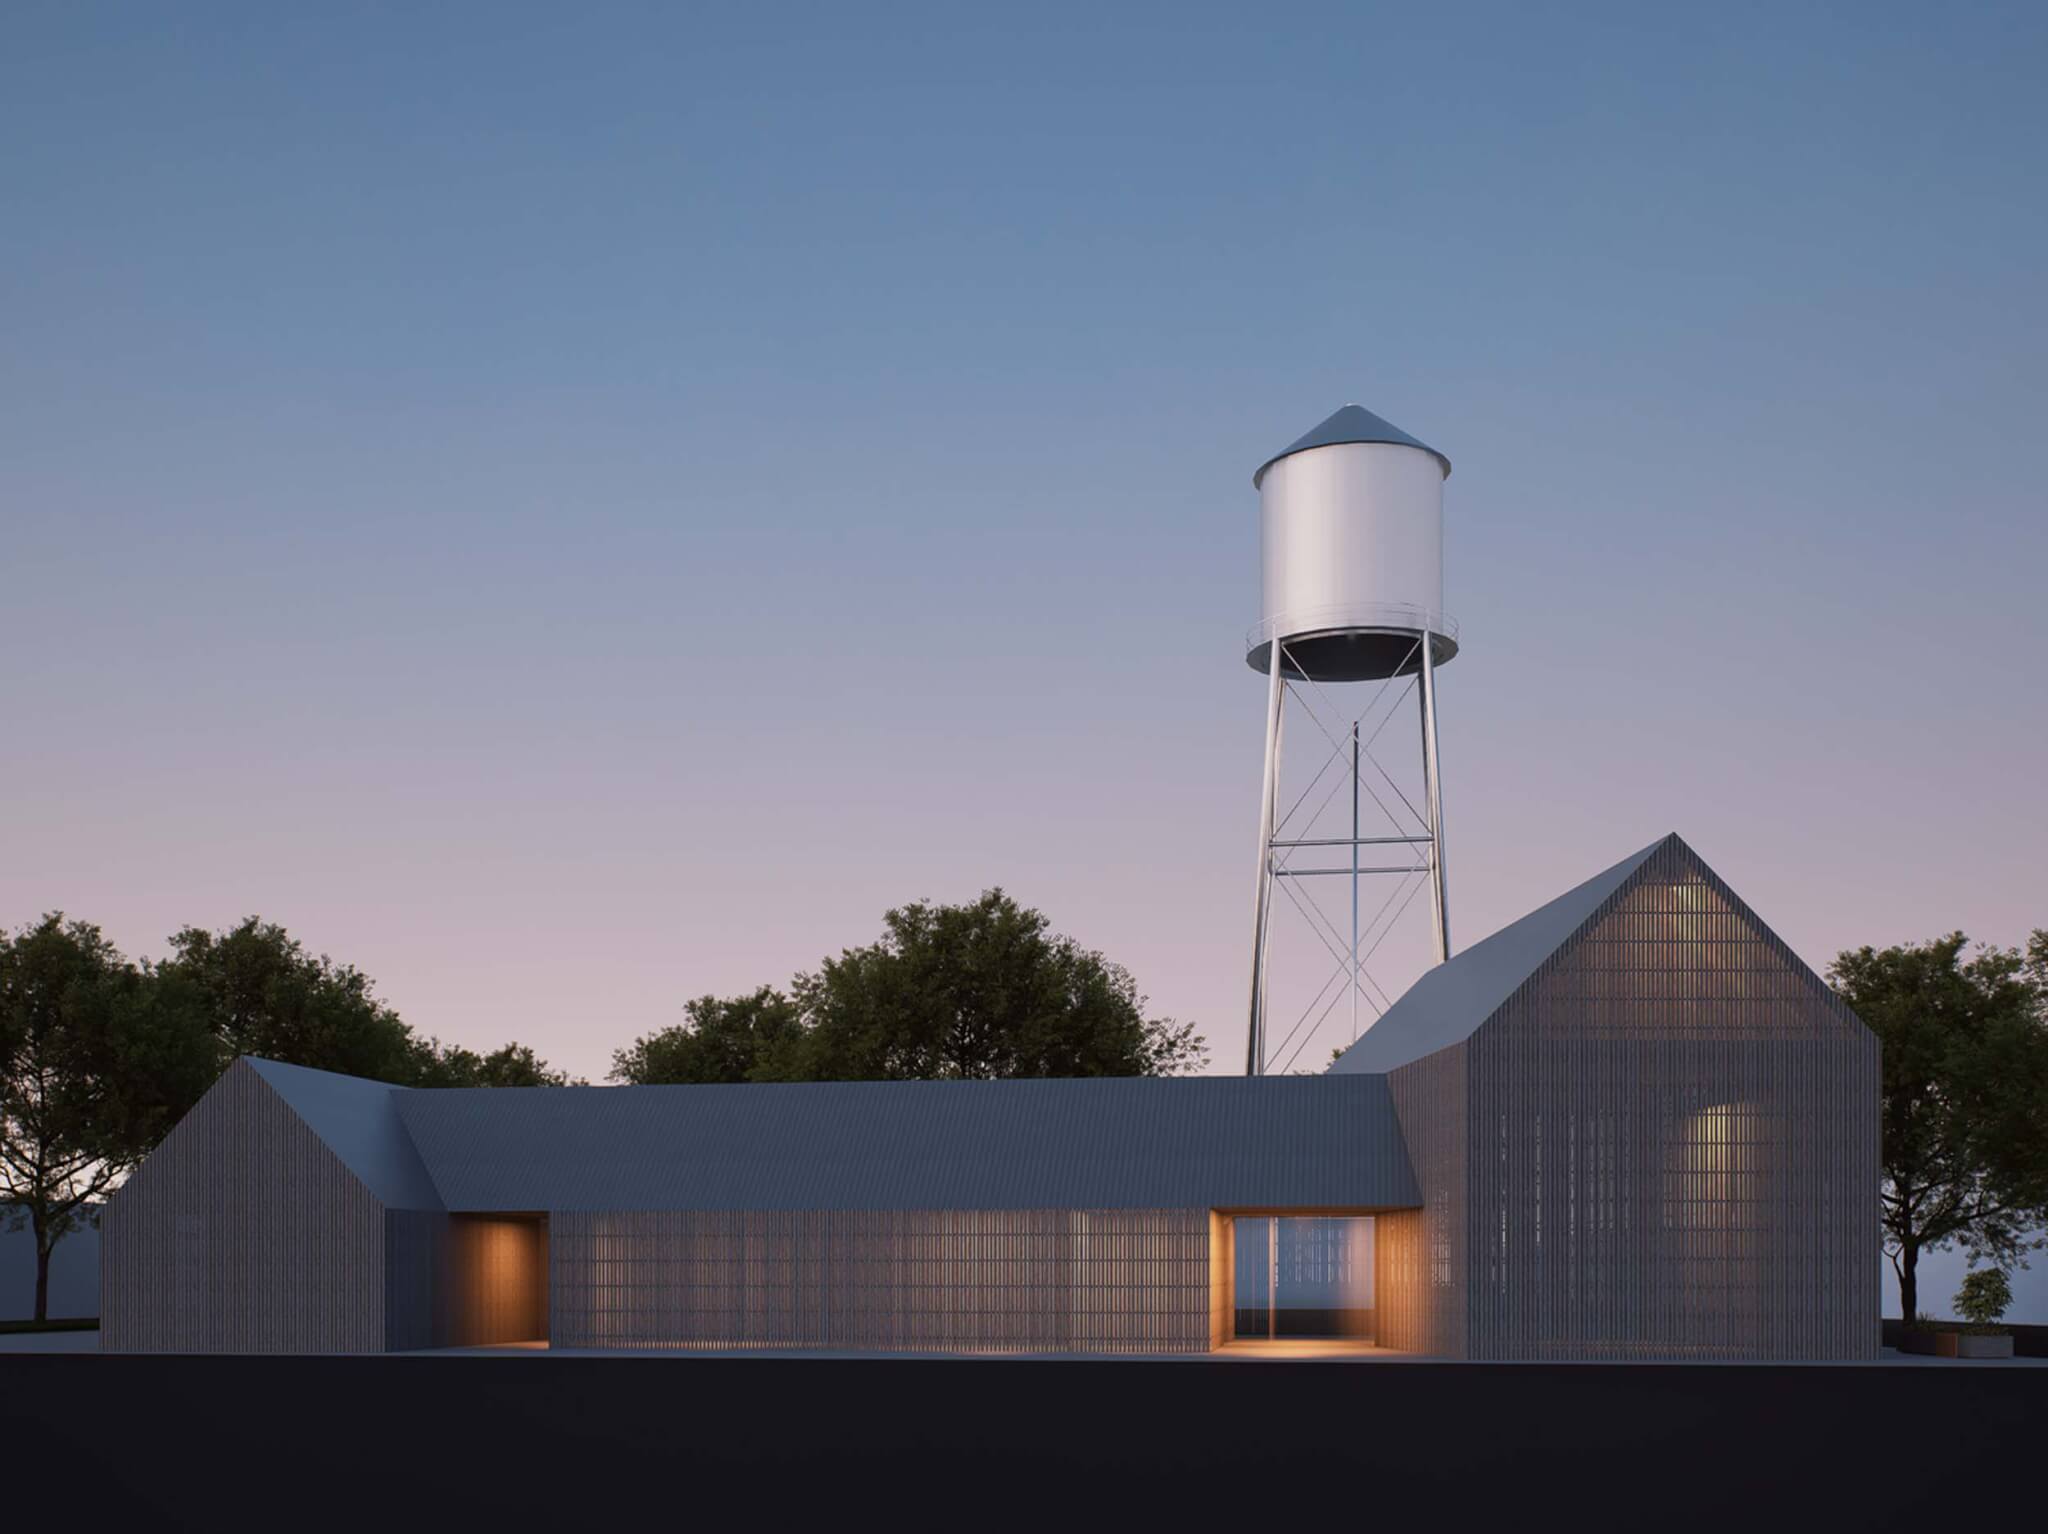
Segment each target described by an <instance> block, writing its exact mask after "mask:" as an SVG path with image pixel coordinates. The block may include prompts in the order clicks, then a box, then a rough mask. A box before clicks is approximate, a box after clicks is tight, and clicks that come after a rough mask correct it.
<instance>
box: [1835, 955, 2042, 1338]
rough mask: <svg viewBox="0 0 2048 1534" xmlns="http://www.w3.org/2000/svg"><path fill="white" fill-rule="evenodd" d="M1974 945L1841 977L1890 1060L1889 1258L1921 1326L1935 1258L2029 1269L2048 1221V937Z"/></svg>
mask: <svg viewBox="0 0 2048 1534" xmlns="http://www.w3.org/2000/svg"><path fill="white" fill-rule="evenodd" d="M1968 947H1969V940H1968V939H1967V938H1966V937H1964V935H1963V934H1962V933H1960V932H1952V933H1950V934H1949V935H1948V936H1946V937H1943V938H1939V939H1937V940H1936V941H1934V942H1931V943H1923V944H1918V945H1909V946H1903V947H1896V948H1886V949H1882V950H1875V949H1871V948H1859V949H1856V950H1854V951H1852V952H1846V953H1843V954H1841V955H1840V956H1839V957H1838V958H1837V959H1836V960H1835V963H1834V965H1833V967H1832V968H1831V969H1830V970H1829V971H1828V978H1829V980H1830V982H1831V983H1832V984H1833V985H1834V987H1835V989H1836V990H1837V991H1839V992H1840V993H1841V995H1842V999H1843V1000H1845V1001H1846V1002H1848V1004H1849V1005H1850V1007H1851V1008H1853V1009H1854V1010H1855V1012H1856V1015H1857V1016H1859V1017H1861V1018H1862V1019H1863V1021H1864V1022H1865V1023H1866V1024H1868V1025H1869V1027H1870V1028H1871V1030H1872V1031H1873V1032H1875V1033H1876V1034H1877V1037H1878V1041H1879V1044H1880V1045H1881V1047H1882V1050H1883V1085H1882V1096H1883V1128H1882V1161H1883V1187H1882V1190H1881V1197H1882V1209H1883V1220H1884V1233H1885V1252H1886V1255H1887V1256H1888V1257H1889V1258H1890V1259H1891V1263H1892V1268H1893V1271H1894V1272H1895V1273H1896V1274H1897V1275H1898V1280H1899V1299H1900V1305H1901V1309H1902V1310H1903V1312H1904V1315H1905V1318H1906V1319H1907V1320H1909V1321H1910V1320H1912V1319H1913V1318H1914V1317H1915V1316H1916V1315H1917V1314H1918V1313H1919V1285H1918V1282H1917V1277H1916V1271H1915V1270H1916V1267H1917V1265H1918V1263H1919V1260H1920V1254H1921V1253H1923V1252H1928V1251H1936V1250H1940V1249H1942V1248H1944V1247H1948V1246H1961V1247H1962V1248H1963V1249H1964V1250H1965V1251H1967V1252H1968V1253H1969V1254H1970V1255H1971V1258H1972V1259H1973V1260H1982V1261H1985V1262H1988V1263H1990V1264H1992V1265H1993V1266H1997V1267H2008V1266H2011V1265H2012V1264H2014V1263H2024V1254H2025V1253H2026V1252H2027V1251H2030V1250H2032V1249H2034V1248H2035V1247H2038V1246H2039V1245H2040V1244H2041V1242H2040V1239H2039V1237H2038V1236H2037V1235H2036V1234H2035V1232H2037V1231H2038V1230H2039V1229H2040V1227H2041V1226H2042V1224H2043V1222H2044V1221H2048V932H2036V933H2035V934H2034V935H2033V938H2032V940H2031V941H2030V943H2029V945H2028V949H2027V952H2026V953H2025V954H2021V953H2019V952H2018V951H2016V950H2013V949H2001V948H1983V949H1980V950H1979V951H1978V952H1976V953H1975V954H1974V955H1966V953H1965V950H1966V949H1967V948H1968Z"/></svg>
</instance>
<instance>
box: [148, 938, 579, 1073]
mask: <svg viewBox="0 0 2048 1534" xmlns="http://www.w3.org/2000/svg"><path fill="white" fill-rule="evenodd" d="M171 953H172V956H171V957H170V958H168V959H166V960H164V962H163V963H161V964H159V965H157V966H156V969H155V971H154V980H155V983H156V985H157V987H158V989H159V990H160V992H161V993H162V995H163V998H164V1003H165V1005H167V1006H175V1007H182V1008H186V1009H189V1010H191V1011H193V1012H195V1013H196V1014H197V1015H198V1016H199V1017H200V1018H201V1019H202V1020H203V1021H204V1024H205V1026H206V1028H207V1029H208V1030H209V1031H210V1032H211V1033H212V1034H213V1036H214V1037H215V1038H216V1039H217V1040H218V1041H219V1045H220V1053H221V1059H220V1065H221V1067H222V1068H223V1069H224V1068H225V1067H226V1066H227V1065H228V1064H229V1063H230V1062H231V1061H233V1060H234V1059H235V1057H236V1056H238V1055H261V1056H263V1057H264V1058H265V1059H267V1060H282V1061H284V1062H286V1063H287V1064H290V1065H307V1066H311V1067H313V1068H314V1069H315V1070H323V1071H339V1072H341V1073H342V1074H343V1075H347V1076H364V1077H368V1078H369V1079H370V1080H372V1081H389V1082H392V1083H394V1084H396V1085H398V1086H409V1087H541V1086H560V1085H562V1084H563V1083H564V1082H565V1081H566V1080H567V1078H566V1077H565V1076H564V1075H563V1074H562V1073H561V1072H559V1071H554V1070H550V1069H549V1068H548V1066H547V1062H546V1061H544V1060H541V1059H540V1058H539V1057H537V1056H536V1055H535V1054H534V1052H533V1050H532V1049H531V1048H530V1047H528V1046H527V1045H524V1044H507V1045H505V1046H503V1047H502V1048H500V1049H496V1050H493V1051H492V1052H491V1053H489V1054H482V1055H480V1054H478V1053H477V1052H476V1051H474V1050H471V1049H465V1048H463V1047H462V1046H460V1045H444V1044H442V1043H441V1042H440V1040H438V1039H433V1038H422V1037H421V1036H420V1035H419V1034H417V1033H415V1032H414V1031H413V1030H412V1029H411V1028H410V1027H408V1026H407V1025H406V1023H405V1021H404V1019H402V1018H401V1017H400V1016H399V1015H398V1013H397V1012H395V1011H393V1010H392V1009H391V1008H390V1007H389V1006H387V1005H385V1004H384V1003H383V1002H382V1001H380V1000H379V999H378V998H377V996H376V994H375V991H374V990H373V989H372V987H371V984H370V978H369V976H367V975H365V974H364V973H363V972H362V971H361V970H359V969H356V968H355V967H354V966H352V965H347V964H336V963H335V962H334V961H333V960H332V959H330V958H328V957H327V955H325V954H320V955H318V956H315V955H313V954H310V953H308V952H307V951H306V949H305V948H304V946H303V945H301V944H300V942H299V941H298V939H297V938H294V937H293V936H292V935H291V934H290V933H288V932H286V931H285V930H284V928H282V927H280V926H278V925H277V924H276V923H274V922H266V921H262V920H260V919H259V918H257V917H254V916H251V917H249V918H247V919H246V920H245V921H243V922H241V923H240V924H239V925H237V926H234V927H231V928H229V929H228V930H227V931H225V932H218V933H215V932H206V931H203V930H202V929H200V928H198V927H186V928H185V929H183V930H182V931H180V932H178V933H177V934H176V935H175V936H173V937H172V939H171Z"/></svg>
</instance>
